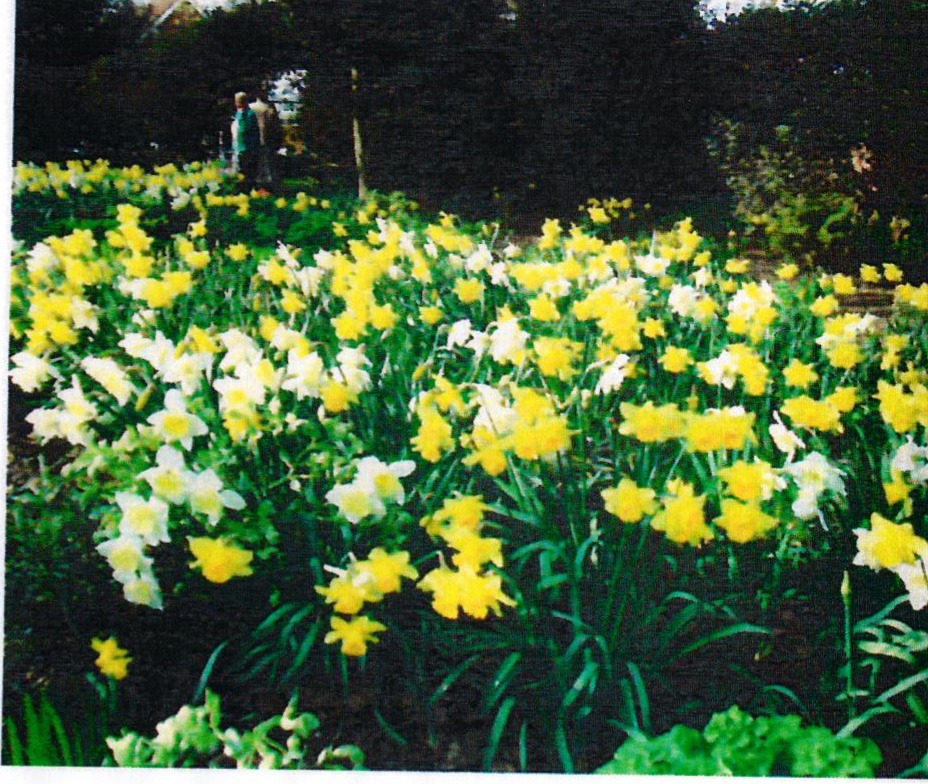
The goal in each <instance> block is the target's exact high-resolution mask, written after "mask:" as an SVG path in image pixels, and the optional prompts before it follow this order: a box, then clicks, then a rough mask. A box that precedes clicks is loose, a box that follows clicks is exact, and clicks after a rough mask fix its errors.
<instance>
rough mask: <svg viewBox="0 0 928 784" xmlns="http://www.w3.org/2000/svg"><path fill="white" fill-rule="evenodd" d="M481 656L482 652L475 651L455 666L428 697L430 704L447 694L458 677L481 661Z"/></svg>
mask: <svg viewBox="0 0 928 784" xmlns="http://www.w3.org/2000/svg"><path fill="white" fill-rule="evenodd" d="M481 658H482V654H480V653H475V654H474V655H473V656H471V657H470V658H469V659H465V661H464V662H463V663H461V664H459V665H458V666H457V667H455V668H454V669H453V670H452V671H451V672H450V673H448V675H446V676H445V677H444V678H443V679H442V682H441V683H439V684H438V688H436V689H435V691H434V692H432V694H431V696H430V697H429V698H428V703H429V704H430V705H434V704H435V703H436V702H438V700H440V699H441V698H442V697H443V696H444V695H445V693H446V692H447V691H448V689H450V688H451V687H452V686H453V685H454V684H455V682H456V681H457V679H458V678H460V677H461V676H462V675H463V674H464V673H465V672H467V670H469V669H470V668H471V667H473V666H474V665H475V664H476V663H477V662H478V661H480V659H481Z"/></svg>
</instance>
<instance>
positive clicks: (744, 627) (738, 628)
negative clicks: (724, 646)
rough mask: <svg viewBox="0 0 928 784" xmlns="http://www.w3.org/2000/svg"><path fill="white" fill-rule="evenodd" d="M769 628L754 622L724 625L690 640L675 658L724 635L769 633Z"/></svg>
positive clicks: (724, 636)
mask: <svg viewBox="0 0 928 784" xmlns="http://www.w3.org/2000/svg"><path fill="white" fill-rule="evenodd" d="M770 633H771V632H770V629H768V628H767V627H766V626H758V625H757V624H755V623H736V624H734V625H733V626H726V627H724V628H723V629H717V630H716V631H714V632H711V633H709V634H707V635H705V636H704V637H700V638H699V639H698V640H696V642H692V643H690V644H689V645H687V646H686V647H685V648H684V649H683V650H682V651H680V653H679V654H678V655H677V658H682V657H683V656H686V655H688V654H690V653H693V651H698V650H699V649H700V648H705V647H706V646H707V645H710V644H711V643H713V642H718V641H719V640H724V639H725V638H726V637H734V636H735V635H736V634H770Z"/></svg>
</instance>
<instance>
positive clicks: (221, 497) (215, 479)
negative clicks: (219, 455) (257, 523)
mask: <svg viewBox="0 0 928 784" xmlns="http://www.w3.org/2000/svg"><path fill="white" fill-rule="evenodd" d="M187 501H188V503H189V504H190V509H191V511H193V512H196V513H199V514H204V515H206V517H207V520H208V522H209V524H210V525H216V523H218V522H219V518H220V517H222V513H223V512H224V511H225V510H226V509H235V510H238V509H244V508H245V499H244V498H242V497H241V496H240V495H239V494H238V493H236V492H235V491H234V490H223V484H222V480H221V479H220V478H219V476H218V475H217V474H216V472H215V471H213V469H212V468H208V469H206V470H205V471H202V472H201V473H199V474H196V475H194V476H193V477H192V478H191V479H190V482H189V484H188V485H187Z"/></svg>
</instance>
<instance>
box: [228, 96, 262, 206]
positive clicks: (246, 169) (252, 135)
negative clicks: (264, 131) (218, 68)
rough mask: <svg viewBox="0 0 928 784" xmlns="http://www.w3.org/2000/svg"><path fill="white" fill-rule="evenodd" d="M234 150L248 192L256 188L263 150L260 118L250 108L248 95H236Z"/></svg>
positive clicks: (243, 183)
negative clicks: (261, 151) (259, 126)
mask: <svg viewBox="0 0 928 784" xmlns="http://www.w3.org/2000/svg"><path fill="white" fill-rule="evenodd" d="M233 127H234V128H235V135H234V137H233V145H232V146H233V150H234V151H235V152H236V153H237V154H238V170H239V172H240V173H241V174H242V185H243V187H244V188H245V190H246V191H250V190H251V189H252V188H254V187H255V183H256V181H257V177H258V164H259V160H260V150H261V131H260V130H259V128H258V117H257V115H256V114H255V112H254V110H253V109H252V108H251V107H249V106H248V93H244V92H240V93H236V94H235V120H234V124H233Z"/></svg>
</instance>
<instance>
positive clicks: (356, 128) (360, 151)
mask: <svg viewBox="0 0 928 784" xmlns="http://www.w3.org/2000/svg"><path fill="white" fill-rule="evenodd" d="M358 80H359V77H358V69H357V68H352V69H351V91H352V92H353V93H354V92H357V89H358ZM352 132H353V134H354V163H355V166H356V167H357V169H358V198H359V199H366V198H367V181H366V180H365V177H364V146H363V144H362V143H361V121H360V120H359V119H358V106H357V101H355V106H354V118H353V119H352Z"/></svg>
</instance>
